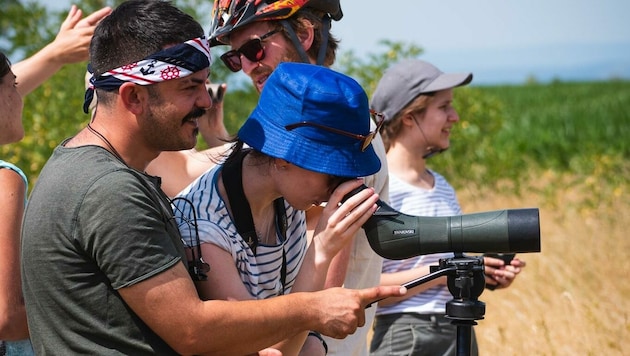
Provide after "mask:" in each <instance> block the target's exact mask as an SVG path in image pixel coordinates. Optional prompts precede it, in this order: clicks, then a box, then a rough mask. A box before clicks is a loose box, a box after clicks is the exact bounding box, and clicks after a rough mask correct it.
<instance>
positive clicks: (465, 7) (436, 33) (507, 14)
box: [46, 0, 630, 84]
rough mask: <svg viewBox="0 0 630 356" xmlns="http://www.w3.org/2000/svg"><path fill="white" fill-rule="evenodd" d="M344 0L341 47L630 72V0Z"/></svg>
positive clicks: (520, 72) (505, 75) (494, 64)
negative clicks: (387, 43)
mask: <svg viewBox="0 0 630 356" xmlns="http://www.w3.org/2000/svg"><path fill="white" fill-rule="evenodd" d="M46 3H48V4H51V5H52V6H53V7H54V8H57V9H60V8H65V7H69V5H68V4H70V3H72V2H71V1H70V0H47V1H46ZM74 3H80V1H75V2H74ZM341 7H342V10H343V12H344V17H343V19H342V20H341V21H340V22H335V23H333V33H334V34H335V35H337V37H338V38H340V39H341V47H340V51H341V52H343V51H346V50H350V49H351V50H353V51H354V52H355V53H357V54H359V55H361V54H365V53H379V52H382V51H384V50H385V48H384V47H383V46H379V45H378V42H379V41H380V40H382V39H388V40H392V41H402V42H406V43H413V44H415V45H417V46H420V47H421V48H423V49H424V54H423V55H422V56H421V58H422V59H425V60H428V61H430V62H432V63H433V64H435V65H436V66H438V67H439V68H440V69H442V70H443V71H448V72H453V71H471V72H473V73H474V74H475V79H474V81H473V84H475V83H476V84H495V83H522V82H524V81H525V80H526V79H527V78H528V77H529V76H533V77H535V78H537V79H538V80H540V81H549V80H552V79H555V78H558V79H563V80H604V79H609V78H613V77H622V78H625V79H630V21H629V20H628V14H630V1H628V0H598V1H594V0H431V1H428V0H387V1H375V0H342V1H341ZM202 25H204V28H207V27H208V25H209V24H202Z"/></svg>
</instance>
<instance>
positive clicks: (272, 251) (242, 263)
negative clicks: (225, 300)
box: [173, 165, 307, 299]
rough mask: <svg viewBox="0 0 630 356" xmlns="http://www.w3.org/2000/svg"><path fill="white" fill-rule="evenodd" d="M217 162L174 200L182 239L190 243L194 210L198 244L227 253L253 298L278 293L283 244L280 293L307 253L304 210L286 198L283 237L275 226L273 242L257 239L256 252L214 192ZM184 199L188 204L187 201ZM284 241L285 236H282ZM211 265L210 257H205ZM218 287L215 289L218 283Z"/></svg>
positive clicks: (191, 241)
mask: <svg viewBox="0 0 630 356" xmlns="http://www.w3.org/2000/svg"><path fill="white" fill-rule="evenodd" d="M222 167H223V166H222V165H218V166H216V167H214V168H212V169H211V170H209V171H207V172H205V173H204V174H203V175H201V176H200V177H199V178H197V180H195V181H194V182H193V183H191V185H189V186H188V187H187V188H185V189H184V190H183V191H182V192H180V193H179V194H178V195H177V197H176V198H175V199H174V202H173V205H174V209H173V210H174V214H175V218H176V219H177V223H178V226H179V230H180V232H181V234H182V239H183V240H184V243H185V244H186V245H187V246H193V245H195V243H193V241H195V238H194V236H195V232H194V229H193V228H192V227H193V226H194V225H193V224H191V223H187V222H186V221H189V222H192V221H193V220H194V217H193V211H192V208H194V212H195V214H196V220H197V228H198V231H199V239H200V241H201V243H202V244H203V243H211V244H214V245H216V246H218V247H220V248H222V249H223V250H225V251H227V252H228V253H230V254H231V255H232V258H233V259H234V263H235V267H236V269H237V270H238V273H239V275H240V277H241V281H242V282H243V284H244V285H245V287H246V288H247V290H248V291H249V293H250V294H251V295H252V297H254V298H256V299H265V298H270V297H274V296H278V295H281V294H282V290H283V286H282V280H281V272H280V271H281V269H282V263H283V249H284V251H285V253H286V264H287V266H286V267H287V269H286V271H287V272H286V284H285V288H286V290H285V293H289V292H290V289H291V286H293V284H294V282H295V278H296V276H297V274H298V272H299V270H300V266H301V265H302V261H303V260H304V256H305V254H306V248H307V240H306V220H305V214H304V211H301V210H296V209H294V208H293V207H291V206H290V205H288V204H287V203H286V202H285V208H286V215H287V231H286V240H285V239H284V237H283V236H282V233H281V231H280V230H279V228H278V226H276V243H275V244H273V245H265V244H258V247H257V248H256V255H254V253H253V251H252V250H251V248H250V247H249V245H248V244H247V243H246V242H245V241H244V239H243V238H242V237H241V235H239V234H238V232H237V231H236V227H235V225H234V221H233V220H232V217H231V216H230V214H229V212H228V210H227V208H226V206H225V201H224V200H223V198H222V197H221V196H220V195H219V191H218V186H217V177H218V173H219V172H220V170H221V168H222ZM179 198H185V199H187V200H188V201H190V202H191V203H192V204H189V203H187V202H186V201H184V200H183V199H179ZM283 240H284V241H283ZM206 262H208V263H209V264H210V268H212V261H206ZM217 288H220V287H219V286H217Z"/></svg>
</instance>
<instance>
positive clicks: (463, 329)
mask: <svg viewBox="0 0 630 356" xmlns="http://www.w3.org/2000/svg"><path fill="white" fill-rule="evenodd" d="M473 323H474V321H473ZM472 326H473V324H468V323H467V324H464V325H462V324H461V322H458V323H457V356H470V355H471V349H472Z"/></svg>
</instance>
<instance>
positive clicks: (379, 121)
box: [284, 110, 385, 152]
mask: <svg viewBox="0 0 630 356" xmlns="http://www.w3.org/2000/svg"><path fill="white" fill-rule="evenodd" d="M370 116H371V117H372V120H374V121H375V122H376V128H375V129H374V131H372V132H370V133H368V134H367V135H359V134H355V133H352V132H348V131H343V130H339V129H336V128H334V127H329V126H325V125H321V124H318V123H315V122H310V121H301V122H296V123H294V124H289V125H286V126H284V128H285V129H286V130H287V131H291V130H293V129H296V128H298V127H303V126H313V127H317V128H318V129H322V130H326V131H329V132H332V133H336V134H338V135H344V136H347V137H352V138H354V139H356V140H359V141H361V142H362V144H361V151H362V152H363V151H365V150H366V149H367V148H368V146H369V145H370V143H371V142H372V140H373V139H374V137H376V133H378V131H379V130H380V129H381V127H382V126H383V123H384V122H385V115H383V114H381V113H379V112H376V111H374V110H370Z"/></svg>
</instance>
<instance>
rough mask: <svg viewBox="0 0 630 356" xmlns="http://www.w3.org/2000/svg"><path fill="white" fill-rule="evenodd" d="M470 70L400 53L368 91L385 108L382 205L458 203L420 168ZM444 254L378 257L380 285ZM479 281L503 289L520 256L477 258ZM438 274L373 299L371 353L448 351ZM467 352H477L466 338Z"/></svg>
mask: <svg viewBox="0 0 630 356" xmlns="http://www.w3.org/2000/svg"><path fill="white" fill-rule="evenodd" d="M472 78H473V75H472V73H451V74H448V73H443V72H442V71H440V70H439V69H438V68H436V67H435V66H434V65H432V64H430V63H428V62H425V61H422V60H417V59H414V60H404V61H401V62H399V63H397V64H395V65H394V66H392V67H390V68H389V69H388V70H387V71H386V72H385V74H384V75H383V77H382V78H381V80H380V81H379V83H378V85H377V87H376V90H375V91H374V94H373V96H372V102H371V106H372V109H374V110H377V111H379V112H382V113H383V114H384V115H385V118H386V119H385V123H384V124H383V129H382V131H381V135H382V137H383V142H384V144H385V148H386V150H387V162H388V169H389V174H390V176H389V192H390V205H391V206H392V207H393V208H394V209H396V210H398V211H400V212H403V213H406V214H411V215H417V216H454V215H461V214H462V210H461V207H460V205H459V202H458V201H457V196H456V194H455V190H454V189H453V187H452V186H451V185H450V184H449V183H448V182H447V181H446V179H444V177H443V176H441V175H440V174H438V173H437V172H434V171H432V170H430V169H428V168H427V166H426V159H427V158H429V157H431V156H433V155H435V154H438V153H440V152H443V151H444V150H446V149H447V148H448V147H449V144H450V134H451V130H452V129H453V127H454V125H455V124H456V123H457V122H458V121H459V116H458V114H457V111H456V110H455V109H454V108H453V106H452V103H453V89H454V88H456V87H459V86H463V85H467V84H468V83H470V82H471V81H472ZM448 257H453V254H452V253H439V254H430V255H423V256H415V257H412V258H408V259H404V260H388V259H384V261H383V270H382V272H383V273H382V274H381V283H382V284H392V283H404V282H407V281H410V280H412V279H415V278H418V277H421V276H424V275H427V274H429V272H430V270H429V266H431V265H437V264H438V261H439V259H441V258H448ZM484 263H485V273H486V284H488V285H493V286H497V287H499V288H505V287H507V286H509V285H510V284H511V283H512V281H513V280H514V278H515V276H516V275H517V274H518V273H519V272H520V269H521V268H522V267H524V266H525V262H524V261H522V260H519V259H517V258H516V259H514V260H513V261H512V262H511V265H508V266H506V265H504V262H503V261H502V260H500V259H496V258H490V257H486V258H484ZM452 298H453V296H452V295H451V294H450V292H449V290H448V288H447V285H446V277H440V278H437V279H434V280H432V281H430V282H427V283H424V284H421V285H419V286H418V287H416V288H413V289H411V290H410V291H409V292H408V293H407V295H405V296H403V297H399V298H389V299H386V300H383V301H381V302H379V304H378V308H377V311H376V318H375V322H374V335H373V337H372V340H371V345H370V354H371V355H455V353H456V350H457V326H456V325H452V324H451V321H450V320H449V319H447V318H446V317H445V312H446V310H445V305H446V302H448V301H449V300H451V299H452ZM471 352H472V354H473V355H476V354H478V349H477V342H476V340H475V337H474V331H473V337H472V346H471Z"/></svg>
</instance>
